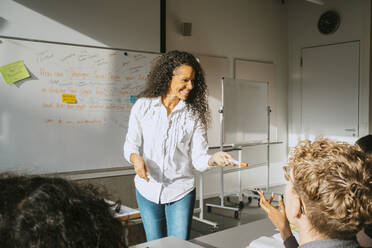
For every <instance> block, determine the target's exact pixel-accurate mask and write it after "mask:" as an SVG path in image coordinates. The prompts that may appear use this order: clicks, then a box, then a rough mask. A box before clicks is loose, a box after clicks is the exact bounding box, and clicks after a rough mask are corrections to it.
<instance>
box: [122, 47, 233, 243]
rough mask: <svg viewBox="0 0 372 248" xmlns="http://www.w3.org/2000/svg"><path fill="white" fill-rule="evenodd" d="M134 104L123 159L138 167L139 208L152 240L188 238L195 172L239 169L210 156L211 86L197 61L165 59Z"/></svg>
mask: <svg viewBox="0 0 372 248" xmlns="http://www.w3.org/2000/svg"><path fill="white" fill-rule="evenodd" d="M139 97H140V98H139V99H138V100H137V102H136V103H135V104H134V105H133V108H132V110H131V113H130V118H129V125H128V133H127V136H126V140H125V144H124V156H125V158H126V160H128V161H129V162H130V163H132V164H133V165H134V170H135V172H136V173H137V175H136V177H135V185H136V194H137V203H138V207H139V209H140V212H141V216H142V221H143V224H144V227H145V232H146V238H147V241H150V240H154V239H159V238H162V237H165V236H176V237H178V238H180V239H188V238H189V233H190V227H191V220H192V214H193V211H194V202H195V182H194V173H193V169H194V168H195V169H196V170H199V171H204V170H206V169H208V167H209V166H213V165H220V166H226V165H234V163H233V162H232V161H231V159H232V157H231V156H230V155H229V154H227V153H225V152H217V153H215V154H213V155H208V153H207V152H208V144H207V135H206V131H207V126H208V122H209V108H208V101H207V84H206V82H205V80H204V75H203V70H202V68H201V66H200V64H199V62H198V61H197V59H196V58H195V57H194V56H193V55H192V54H190V53H187V52H181V51H171V52H168V53H166V54H164V55H162V56H160V57H159V58H158V59H157V60H156V62H155V64H154V66H153V68H152V70H151V72H150V74H149V75H148V79H147V86H146V88H145V90H144V91H143V92H142V93H141V94H140V96H139Z"/></svg>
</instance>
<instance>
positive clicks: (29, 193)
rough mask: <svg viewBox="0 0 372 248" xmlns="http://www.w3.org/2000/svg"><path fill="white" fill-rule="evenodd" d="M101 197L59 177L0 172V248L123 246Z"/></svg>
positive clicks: (119, 228) (119, 229)
mask: <svg viewBox="0 0 372 248" xmlns="http://www.w3.org/2000/svg"><path fill="white" fill-rule="evenodd" d="M101 193H102V191H101V190H99V189H98V188H96V187H94V186H92V185H91V184H85V185H81V184H77V183H75V182H70V181H67V180H65V179H62V178H47V177H41V176H20V175H11V174H0V247H7V248H13V247H40V248H42V247H55V248H62V247H63V248H75V247H76V248H77V247H100V248H104V247H107V248H109V247H110V248H111V247H115V248H119V247H120V248H122V247H126V245H125V242H124V238H123V235H122V224H121V223H120V221H119V220H117V219H115V218H114V217H113V213H112V211H111V210H110V208H109V205H108V204H107V203H106V202H105V201H104V199H103V198H102V197H100V195H101Z"/></svg>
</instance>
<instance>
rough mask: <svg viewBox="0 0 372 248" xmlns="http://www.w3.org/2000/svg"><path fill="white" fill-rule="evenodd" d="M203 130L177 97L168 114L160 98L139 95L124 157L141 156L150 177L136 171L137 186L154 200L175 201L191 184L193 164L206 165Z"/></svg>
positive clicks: (131, 118) (205, 146) (159, 201)
mask: <svg viewBox="0 0 372 248" xmlns="http://www.w3.org/2000/svg"><path fill="white" fill-rule="evenodd" d="M207 152H208V144H207V135H206V131H205V130H204V128H203V127H202V125H201V123H200V121H196V118H195V117H194V116H193V115H192V113H191V112H190V111H188V110H187V108H186V104H185V102H184V101H183V100H180V101H179V103H178V104H177V105H176V107H175V108H174V109H173V111H172V112H171V113H170V114H169V116H167V110H166V108H165V107H164V105H163V104H162V102H161V98H160V97H157V98H139V99H138V100H137V102H136V103H135V104H134V105H133V107H132V110H131V113H130V117H129V125H128V133H127V136H126V139H125V143H124V157H125V159H126V160H128V161H129V162H130V155H131V154H132V153H136V154H139V155H141V156H142V157H143V159H144V161H145V162H146V163H147V165H148V173H149V178H150V181H149V182H146V180H145V179H142V178H140V177H139V176H138V175H136V177H135V179H134V181H135V185H136V189H137V190H138V191H139V193H140V194H141V195H142V196H144V197H145V198H146V199H148V200H150V201H152V202H155V203H161V204H163V203H170V202H174V201H177V200H179V199H181V198H182V197H184V196H185V195H186V194H188V193H189V192H191V191H192V190H193V189H194V188H195V186H194V174H193V170H192V169H193V167H194V168H195V169H197V170H198V171H205V170H207V169H208V168H209V166H208V160H209V158H210V155H208V153H207Z"/></svg>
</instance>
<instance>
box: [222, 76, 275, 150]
mask: <svg viewBox="0 0 372 248" xmlns="http://www.w3.org/2000/svg"><path fill="white" fill-rule="evenodd" d="M222 103H223V132H224V144H242V143H243V144H244V143H249V142H267V138H268V114H267V109H268V83H263V82H252V81H248V80H243V79H232V78H224V79H223V80H222Z"/></svg>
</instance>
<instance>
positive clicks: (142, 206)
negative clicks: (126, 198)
mask: <svg viewBox="0 0 372 248" xmlns="http://www.w3.org/2000/svg"><path fill="white" fill-rule="evenodd" d="M136 197H137V204H138V208H139V210H140V212H141V218H142V222H143V226H144V228H145V232H146V239H147V241H151V240H155V239H160V238H163V237H166V236H176V237H177V238H180V239H183V240H187V239H189V236H190V229H191V222H192V215H193V212H194V204H195V197H196V191H195V189H194V190H193V191H191V192H190V193H188V194H187V195H186V196H185V197H183V198H182V199H180V200H178V201H175V202H171V203H166V204H157V203H155V202H152V201H149V200H147V199H146V198H144V197H143V196H142V195H141V194H140V193H139V192H138V191H137V190H136Z"/></svg>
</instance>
